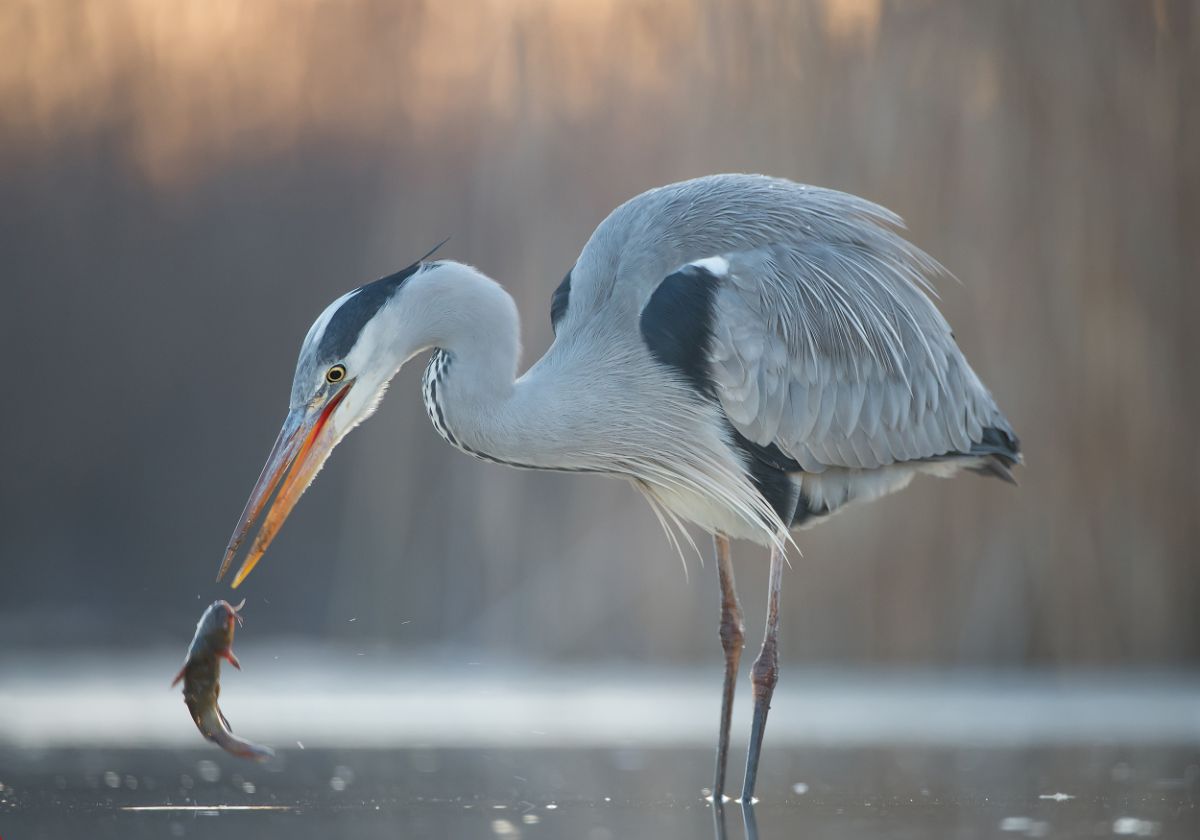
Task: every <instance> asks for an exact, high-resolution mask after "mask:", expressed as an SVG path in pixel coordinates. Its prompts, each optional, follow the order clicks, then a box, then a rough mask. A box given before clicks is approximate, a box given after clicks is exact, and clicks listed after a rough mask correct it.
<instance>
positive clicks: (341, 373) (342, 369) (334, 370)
mask: <svg viewBox="0 0 1200 840" xmlns="http://www.w3.org/2000/svg"><path fill="white" fill-rule="evenodd" d="M345 378H346V366H345V365H334V366H333V367H331V368H330V369H329V370H327V371H325V381H326V382H328V383H330V384H333V383H334V382H341V381H342V380H343V379H345Z"/></svg>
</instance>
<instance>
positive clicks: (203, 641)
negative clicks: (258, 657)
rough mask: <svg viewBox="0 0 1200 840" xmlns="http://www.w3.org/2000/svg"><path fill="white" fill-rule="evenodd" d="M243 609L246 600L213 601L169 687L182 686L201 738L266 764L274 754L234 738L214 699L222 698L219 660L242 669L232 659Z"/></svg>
mask: <svg viewBox="0 0 1200 840" xmlns="http://www.w3.org/2000/svg"><path fill="white" fill-rule="evenodd" d="M245 605H246V599H245V598H243V599H242V602H241V603H240V604H238V605H237V606H236V607H235V606H233V605H231V604H230V603H229V602H228V601H213V603H212V604H211V605H210V606H209V608H208V609H206V610H205V611H204V614H203V615H202V616H200V621H199V622H198V623H197V624H196V635H195V636H193V637H192V643H191V645H189V646H188V651H187V656H186V657H185V658H184V660H183V667H182V668H180V669H179V673H178V674H176V676H175V679H174V680H173V681H172V682H171V687H172V688H174V687H175V686H176V685H178V684H179V683H180V682H181V681H182V682H183V702H184V703H185V704H186V705H187V707H188V711H189V712H191V715H192V721H193V722H194V723H195V724H196V728H197V729H199V730H200V734H201V735H203V736H204V737H205V738H207V739H208V740H210V741H212V742H213V743H214V744H216V745H217V746H219V747H220V748H221V749H223V750H225V752H227V753H230V754H232V755H236V756H239V757H240V758H249V759H254V760H255V761H266V760H267V759H269V758H271V757H272V756H274V755H275V751H274V750H273V749H271V748H270V747H264V746H262V745H260V744H255V743H252V742H250V741H247V740H245V739H244V738H239V737H238V736H236V735H234V734H233V728H232V727H231V726H230V725H229V718H227V717H225V715H224V713H222V712H221V707H220V706H218V705H217V698H218V697H220V696H221V660H222V659H224V660H225V661H226V662H228V663H229V664H230V665H232V666H233V667H234V668H237V669H238V670H239V671H240V670H241V669H242V664H241V663H240V662H238V659H237V657H236V656H234V655H233V631H234V628H235V627H240V626H241V624H242V616H241V614H240V610H241V609H242V607H244V606H245Z"/></svg>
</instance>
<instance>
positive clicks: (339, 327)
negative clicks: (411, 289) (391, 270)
mask: <svg viewBox="0 0 1200 840" xmlns="http://www.w3.org/2000/svg"><path fill="white" fill-rule="evenodd" d="M421 265H422V264H421V263H419V262H415V263H413V264H412V265H410V266H408V267H407V268H403V269H401V270H400V271H397V272H396V273H395V274H389V275H388V276H387V277H381V278H379V279H378V280H376V281H375V282H374V283H368V284H367V285H365V286H362V287H360V288H359V289H358V291H357V292H355V293H354V294H353V295H352V296H351V297H350V298H349V299H348V300H347V301H346V302H345V303H343V304H342V305H341V306H339V307H338V310H337V312H334V313H333V317H332V318H330V319H329V323H328V324H326V325H325V332H324V334H322V336H321V344H320V346H319V347H318V354H319V357H320V358H322V359H326V360H329V361H337V360H339V359H344V358H345V357H346V354H347V353H349V352H350V350H351V348H353V347H354V344H355V342H357V341H358V336H359V334H360V333H361V332H362V329H363V327H365V326H366V325H367V322H368V321H370V320H371V319H372V318H374V317H375V314H376V313H377V312H379V310H380V309H381V308H382V307H383V305H384V304H385V303H387V302H388V300H390V299H391V297H392V295H394V294H395V293H396V290H397V289H399V288H400V286H401V285H403V283H404V281H405V280H407V279H408V278H410V277H412V276H413V275H414V274H416V273H417V270H418V269H420V268H421Z"/></svg>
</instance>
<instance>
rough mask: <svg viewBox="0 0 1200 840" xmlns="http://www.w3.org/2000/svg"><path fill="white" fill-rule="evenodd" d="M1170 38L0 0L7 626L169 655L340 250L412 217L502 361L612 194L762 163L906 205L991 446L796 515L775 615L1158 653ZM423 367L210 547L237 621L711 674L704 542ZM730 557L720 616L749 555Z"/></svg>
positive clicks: (992, 653) (1175, 120) (1168, 468)
mask: <svg viewBox="0 0 1200 840" xmlns="http://www.w3.org/2000/svg"><path fill="white" fill-rule="evenodd" d="M1198 47H1200V6H1197V5H1196V4H1194V3H1190V2H1186V0H1184V2H1146V3H1124V2H1058V3H1040V2H1013V3H986V4H984V3H940V2H936V3H935V2H905V3H887V2H881V0H820V2H810V3H803V4H800V3H791V2H779V1H778V0H773V1H772V2H766V1H764V0H760V1H759V2H738V3H726V2H717V1H716V0H711V2H692V1H689V2H674V1H673V0H654V2H638V0H589V1H588V2H569V0H511V2H501V0H492V2H481V3H478V4H471V8H470V10H469V11H466V10H465V9H464V8H463V6H461V5H460V4H452V3H439V2H421V0H411V2H404V3H394V2H376V3H371V2H358V3H354V4H341V3H328V2H316V0H312V2H305V1H304V0H286V2H265V0H255V2H234V0H221V1H220V2H206V3H193V4H175V3H160V2H157V0H120V2H117V0H114V2H109V3H103V4H94V3H93V4H78V3H74V2H54V1H53V0H36V1H35V0H26V1H25V2H22V0H8V2H6V3H4V4H3V6H2V7H0V48H2V51H0V55H2V56H3V58H0V183H2V184H3V197H4V201H3V203H2V204H0V254H2V255H3V258H2V259H3V263H2V264H3V276H4V285H3V292H4V295H3V298H2V302H0V351H2V355H3V358H4V359H5V360H6V366H7V369H8V376H7V383H6V387H5V389H4V391H5V397H4V399H3V412H2V413H0V416H2V419H0V430H2V434H0V463H3V464H4V469H3V473H2V475H0V558H2V560H0V562H2V564H3V565H2V571H3V577H2V583H0V638H4V639H5V644H6V646H9V648H8V649H9V652H10V653H11V652H12V650H13V649H20V648H24V649H29V650H31V651H33V652H35V653H37V654H38V655H39V656H40V655H41V654H42V653H45V652H47V651H53V650H62V649H66V648H78V647H80V646H84V647H96V646H103V647H108V646H121V647H124V648H129V647H134V648H136V647H139V646H144V647H148V648H149V647H156V646H158V647H166V648H170V650H171V658H172V661H174V658H175V657H177V656H181V655H182V653H183V650H184V647H185V645H186V643H187V641H188V639H189V638H190V635H191V630H192V625H193V623H194V621H195V620H196V618H197V617H198V615H199V611H200V608H201V607H202V605H203V604H204V603H207V602H209V601H211V600H212V599H213V598H214V597H226V596H228V595H229V594H230V593H229V590H228V589H227V588H226V587H225V586H224V585H221V586H218V585H216V584H214V583H213V577H214V575H215V573H216V569H217V565H218V562H219V560H220V557H221V552H222V549H223V548H224V546H225V542H226V539H227V537H228V535H229V532H230V530H231V529H232V527H233V525H234V523H235V521H236V519H237V516H238V514H239V512H240V511H241V508H242V505H243V503H244V501H245V499H246V496H247V494H248V492H249V490H250V488H251V485H252V484H253V482H254V479H255V478H256V476H257V474H258V471H259V469H260V467H261V465H262V463H263V460H264V459H265V457H266V455H267V451H268V449H269V447H270V444H271V442H272V440H273V439H274V436H275V434H276V431H277V430H278V425H279V422H280V421H281V420H282V418H283V416H284V413H285V409H286V402H287V397H288V392H289V388H290V383H291V375H292V370H293V365H294V361H295V354H296V352H297V350H298V348H299V344H300V341H301V339H302V338H303V336H304V334H305V332H306V331H307V329H308V326H309V324H310V323H311V322H312V320H313V319H314V318H315V317H316V315H317V314H318V313H319V312H320V311H321V310H322V309H323V308H324V306H325V305H326V304H327V303H328V302H329V301H331V300H332V299H333V298H335V297H337V296H338V295H340V294H341V293H342V292H344V291H346V290H348V289H350V288H353V287H355V286H357V285H360V284H362V283H364V282H366V281H370V280H372V279H374V278H377V277H379V276H381V275H384V274H386V273H390V272H392V271H394V270H396V269H398V268H400V267H402V266H404V265H406V264H407V263H409V262H411V261H412V260H413V259H415V258H416V257H418V256H419V255H420V254H422V253H424V252H425V251H426V250H427V249H428V248H429V247H430V246H431V245H432V244H433V243H435V242H437V241H439V240H440V239H442V238H444V237H445V236H447V235H450V236H451V237H452V238H451V240H450V242H449V244H448V245H447V246H446V247H445V248H444V249H443V252H442V254H443V255H444V256H446V257H449V258H453V259H458V260H462V261H467V262H471V263H473V264H475V265H477V266H479V267H480V268H481V269H482V270H483V271H484V272H485V273H487V274H489V275H491V276H493V277H495V278H496V279H498V280H499V281H500V282H502V283H503V284H504V285H505V286H506V287H507V288H508V289H509V291H510V292H512V294H513V295H514V296H515V297H516V299H517V302H518V305H519V307H520V309H521V312H522V315H523V320H524V327H523V329H524V342H525V348H526V350H525V363H526V364H528V363H529V362H531V361H532V360H533V359H536V358H537V357H538V356H539V355H540V354H541V353H542V352H543V351H544V349H545V348H546V347H547V346H548V344H549V342H550V338H551V331H550V322H549V315H548V310H549V298H550V293H551V292H552V290H553V289H554V287H555V286H556V285H557V283H558V281H559V279H560V278H561V277H562V275H563V274H564V272H565V271H566V270H567V269H568V268H569V267H570V266H571V265H572V263H573V261H574V259H575V256H576V255H577V254H578V252H579V249H580V248H581V247H582V245H583V243H584V242H585V241H586V239H587V237H588V235H589V234H590V233H591V231H592V229H593V228H594V227H595V225H596V224H598V223H599V222H600V221H601V219H603V218H604V216H605V215H606V214H607V213H608V212H609V210H611V209H612V208H613V207H615V206H616V205H617V204H619V203H620V202H622V201H624V200H625V199H627V198H629V197H631V196H633V195H635V194H637V193H639V192H641V191H643V190H645V189H648V188H650V187H653V186H657V185H660V184H664V183H667V182H671V181H675V180H679V179H683V178H689V177H692V176H697V175H702V174H706V173H712V172H722V171H755V172H765V173H769V174H773V175H778V176H784V177H787V178H792V179H795V180H798V181H804V182H808V183H813V184H818V185H822V186H827V187H833V188H837V189H841V190H846V191H850V192H853V193H857V194H860V195H863V196H865V197H867V198H870V199H872V200H874V201H877V202H880V203H882V204H884V205H886V206H888V207H890V208H892V209H893V210H895V211H896V212H898V213H900V214H901V215H902V216H903V217H904V218H905V220H906V221H907V224H908V226H909V233H910V236H911V238H912V240H913V241H914V242H916V243H917V244H919V245H920V246H921V247H923V248H925V249H926V250H928V251H929V252H930V253H932V254H934V255H935V256H936V257H938V258H939V259H940V260H941V261H943V262H944V263H945V265H946V266H947V267H949V269H950V270H951V271H953V272H954V273H955V274H956V275H957V276H958V277H959V278H960V279H961V281H962V282H961V284H955V283H944V284H943V285H942V287H941V288H940V292H941V301H940V306H941V308H942V310H943V312H944V313H945V314H946V316H947V317H948V319H949V320H950V322H951V324H952V325H953V326H954V328H955V330H956V332H957V335H958V339H959V343H960V344H961V345H962V347H963V349H964V350H965V352H966V354H967V356H968V358H969V359H970V360H971V361H972V363H973V365H974V367H975V368H976V370H977V371H978V373H979V374H980V376H981V377H982V378H983V379H984V381H985V382H986V383H988V385H989V387H990V388H991V390H992V391H993V393H994V394H995V395H996V397H997V399H998V401H999V403H1000V405H1001V406H1002V407H1003V408H1004V409H1005V411H1006V412H1007V414H1008V416H1009V418H1010V419H1011V421H1012V423H1013V425H1014V426H1015V428H1016V429H1017V431H1018V432H1019V433H1020V435H1021V438H1022V441H1023V444H1024V449H1025V453H1026V458H1027V467H1026V468H1025V469H1023V470H1022V471H1021V472H1020V475H1019V479H1020V481H1021V487H1020V488H1019V489H1014V488H1011V487H1008V486H1006V485H1004V484H1002V483H1000V482H989V481H980V480H976V479H974V478H972V477H963V478H959V479H956V480H955V481H953V482H945V481H936V480H932V479H927V480H922V481H918V482H917V483H916V484H915V485H914V486H913V487H912V488H910V489H909V490H907V491H905V492H904V493H902V494H899V495H897V496H894V497H892V498H889V499H886V500H884V501H882V502H878V503H875V504H874V505H872V506H870V507H867V508H863V509H861V510H859V511H858V512H856V513H850V514H846V515H843V516H839V517H835V518H834V519H833V520H832V521H830V522H829V523H828V524H825V525H823V526H821V527H819V528H817V529H815V530H812V531H808V532H805V533H803V535H802V536H800V538H799V543H800V545H801V547H802V548H803V551H804V556H803V557H802V558H796V559H794V560H793V568H792V569H791V570H790V571H788V572H787V574H786V575H785V579H784V591H783V605H784V606H783V608H784V616H783V643H782V651H783V656H784V658H785V659H786V660H787V661H789V662H792V663H807V664H812V665H817V666H822V665H831V664H836V665H850V666H876V665H888V666H920V667H935V668H940V667H951V666H972V667H976V666H986V667H991V666H1001V667H1005V668H1025V667H1036V668H1047V667H1052V668H1058V667H1063V666H1087V667H1092V666H1137V667H1154V668H1158V669H1164V668H1165V669H1190V668H1194V667H1195V665H1196V664H1197V661H1198V660H1200V610H1198V609H1197V604H1198V603H1200V563H1197V545H1200V486H1198V484H1200V478H1198V476H1200V443H1198V441H1200V436H1198V435H1197V425H1198V424H1200V387H1198V385H1200V330H1198V329H1197V328H1196V321H1197V316H1200V283H1198V281H1197V277H1198V276H1200V274H1198V272H1200V237H1198V236H1197V230H1200V101H1198V98H1200V94H1198V93H1197V91H1200V63H1198V60H1197V56H1198V55H1200V52H1198ZM422 367H423V365H422V364H416V363H414V364H413V365H411V366H410V369H407V370H405V371H403V372H402V374H401V375H400V376H399V377H398V379H397V381H396V382H395V383H393V386H392V389H391V391H390V392H389V395H388V397H387V399H386V400H385V402H384V404H383V406H382V408H381V410H380V411H379V413H378V414H377V415H376V416H375V417H374V418H373V419H372V420H371V421H370V422H369V423H367V424H366V425H365V426H364V427H362V428H361V429H360V430H359V431H358V432H356V433H355V434H353V435H352V436H350V437H349V438H348V439H347V440H346V441H345V442H344V443H343V444H342V446H341V447H340V448H339V449H338V451H337V453H336V455H335V456H334V457H333V458H332V460H331V462H330V464H329V466H328V467H327V468H326V469H325V470H324V473H323V474H322V475H321V476H320V478H319V479H318V480H317V482H316V484H315V485H314V486H313V488H312V489H311V490H310V491H309V493H308V494H307V495H306V497H305V498H304V499H303V500H302V502H301V503H300V505H299V506H298V508H297V510H296V512H295V514H294V515H293V517H292V518H291V520H289V522H288V524H287V527H286V528H284V530H283V532H282V534H281V536H280V537H279V539H278V540H277V541H276V542H275V544H274V546H273V547H272V549H271V551H270V552H269V553H268V554H267V556H266V558H265V560H264V562H263V564H262V565H261V566H260V567H259V568H258V570H257V571H256V572H255V574H254V575H253V576H252V577H251V578H250V579H249V581H248V583H247V584H246V585H245V586H243V587H242V588H241V589H240V590H239V593H238V594H239V596H240V595H241V594H243V593H244V594H245V595H246V596H247V597H248V598H249V604H248V606H247V610H246V614H247V617H248V624H247V628H246V630H245V631H243V632H244V635H245V636H246V637H251V638H252V639H253V640H254V641H255V642H256V643H257V642H264V641H270V640H272V639H275V638H276V637H289V638H290V639H291V640H292V641H293V642H297V643H299V644H301V645H303V644H307V643H310V642H320V643H322V644H330V645H335V646H338V645H340V646H345V647H346V648H347V649H351V648H352V649H353V650H355V651H361V652H368V653H370V652H378V651H384V652H393V653H400V654H403V655H404V656H411V657H418V658H425V659H427V660H428V661H430V662H434V663H440V662H453V663H457V664H463V663H467V664H473V663H475V662H484V663H487V662H500V661H510V660H523V661H532V662H538V663H545V664H552V663H563V662H569V663H572V664H584V665H602V666H606V667H607V666H617V667H623V666H624V665H625V664H631V665H647V666H654V667H659V666H667V665H670V666H704V667H706V668H711V669H713V673H714V674H715V673H716V669H717V668H719V662H720V653H719V644H718V639H717V618H718V612H717V587H716V573H715V570H714V568H713V564H712V562H711V560H708V559H707V557H706V559H705V565H704V566H703V567H701V565H700V563H699V562H698V558H697V557H695V556H689V558H688V567H689V568H688V574H686V575H685V572H684V569H683V568H681V566H680V563H679V560H678V558H677V557H676V556H675V555H674V554H673V553H672V551H671V549H670V548H669V546H668V544H667V542H666V540H665V538H664V537H663V535H662V533H661V531H660V530H659V528H658V525H657V523H656V522H655V520H654V517H653V515H652V514H651V512H650V510H649V509H648V508H647V506H646V505H645V503H644V502H643V501H642V499H641V497H640V496H639V495H638V494H637V493H635V492H633V491H632V490H631V488H629V487H628V486H626V485H625V484H623V483H622V482H617V481H604V480H598V479H587V478H579V477H572V476H559V475H553V474H539V473H526V472H518V471H514V470H509V469H504V468H501V467H496V466H492V465H488V464H485V463H481V462H478V461H475V460H473V459H471V458H469V457H467V456H465V455H462V454H461V453H459V452H457V451H456V450H453V449H451V448H450V447H448V446H446V445H444V444H443V443H442V441H441V440H440V439H439V438H438V437H437V435H436V433H435V432H434V430H433V428H432V427H431V426H430V424H429V422H428V420H427V418H426V416H425V413H424V409H423V407H422V405H421V401H420V399H419V378H420V375H421V369H422ZM697 539H698V541H699V542H700V544H701V546H702V547H703V549H704V551H705V554H706V555H707V554H708V553H709V547H708V545H707V542H705V541H703V540H701V539H700V535H697ZM736 556H737V557H738V558H739V566H738V576H739V585H740V589H741V593H742V599H743V603H744V606H745V608H746V612H747V627H748V643H749V644H750V645H752V646H757V644H758V638H759V635H758V634H759V632H760V628H761V621H762V616H763V608H764V603H763V602H764V600H765V593H766V567H767V563H766V560H767V557H766V554H765V552H763V551H762V550H760V549H757V548H754V547H752V546H744V545H743V546H738V547H737V554H736ZM243 658H245V657H243ZM13 673H14V672H13V670H12V669H9V670H8V675H9V677H12V676H13ZM4 677H5V674H4V673H0V680H3V679H4ZM784 679H785V680H786V679H787V677H786V670H785V677H784ZM712 690H713V692H712V695H713V696H712V700H713V702H714V703H715V702H716V696H717V694H716V683H715V682H713V683H712ZM173 702H175V701H174V700H173ZM706 708H707V707H706ZM705 722H706V723H707V722H708V719H707V718H705Z"/></svg>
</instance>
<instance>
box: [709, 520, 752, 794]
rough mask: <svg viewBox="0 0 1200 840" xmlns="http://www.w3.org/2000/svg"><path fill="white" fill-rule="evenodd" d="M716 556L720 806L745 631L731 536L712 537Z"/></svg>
mask: <svg viewBox="0 0 1200 840" xmlns="http://www.w3.org/2000/svg"><path fill="white" fill-rule="evenodd" d="M713 547H714V548H715V549H716V554H717V573H718V574H719V575H720V577H721V648H722V650H724V651H725V689H724V691H723V692H722V694H721V730H720V734H719V735H718V736H717V774H716V779H715V780H714V781H713V802H715V803H717V804H718V805H720V802H721V796H722V794H724V793H725V765H726V764H728V758H729V722H730V719H731V718H732V716H733V690H734V686H735V685H736V684H737V672H738V663H739V662H741V659H742V647H743V646H744V642H745V638H746V636H745V628H744V627H743V626H742V605H741V604H739V603H738V597H737V590H736V589H735V587H734V581H733V556H732V554H731V552H730V550H729V537H727V536H725V535H724V534H714V535H713Z"/></svg>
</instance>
